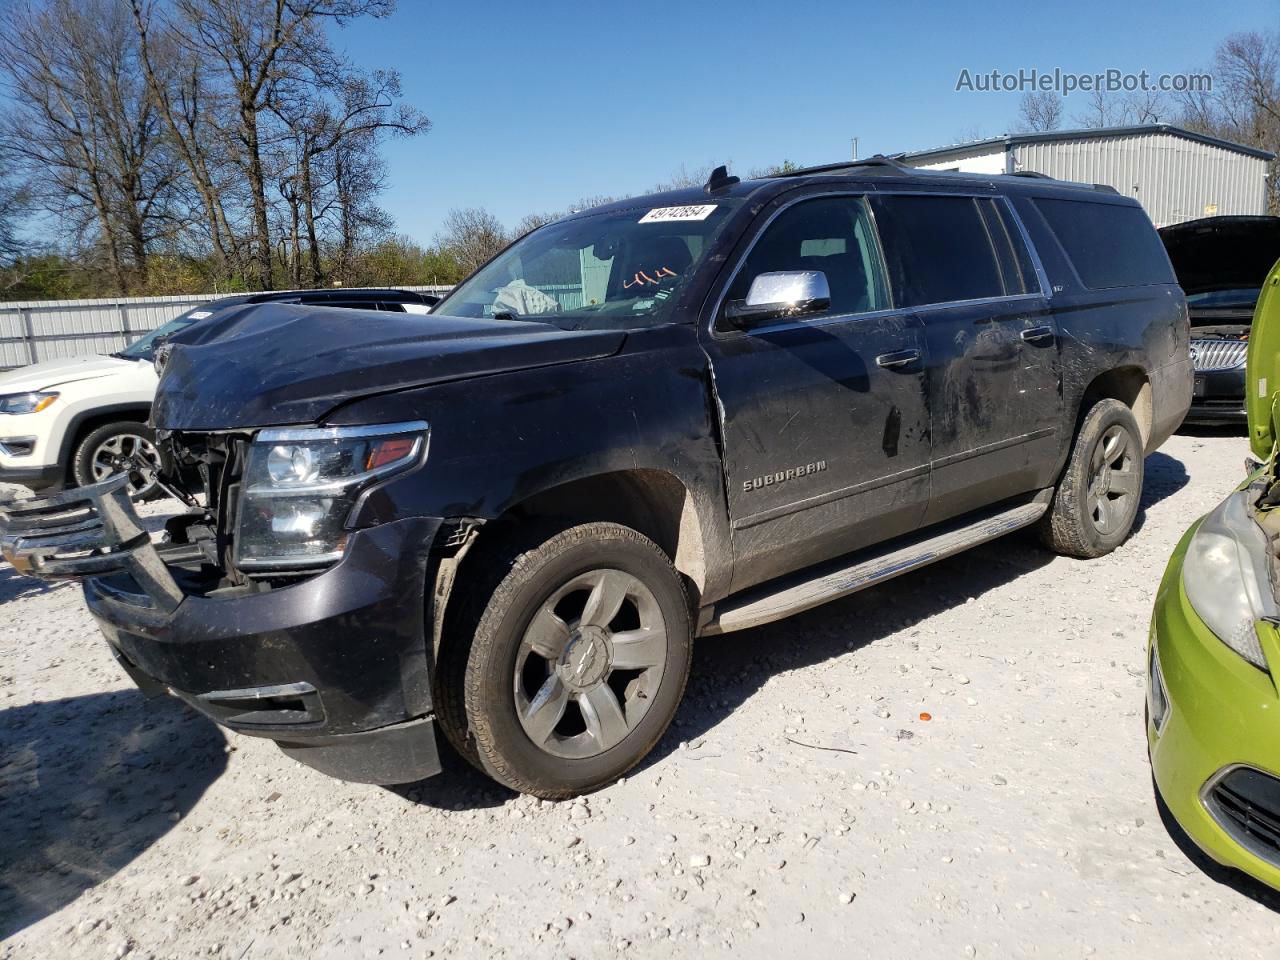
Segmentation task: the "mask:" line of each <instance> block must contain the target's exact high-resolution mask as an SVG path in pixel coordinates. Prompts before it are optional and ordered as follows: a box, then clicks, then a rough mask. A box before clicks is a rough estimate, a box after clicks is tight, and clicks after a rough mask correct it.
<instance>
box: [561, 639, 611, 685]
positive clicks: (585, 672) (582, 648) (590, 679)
mask: <svg viewBox="0 0 1280 960" xmlns="http://www.w3.org/2000/svg"><path fill="white" fill-rule="evenodd" d="M612 663H613V644H612V643H610V642H609V634H608V633H607V632H606V631H605V630H602V629H601V628H600V627H591V626H587V627H582V628H580V629H579V630H578V631H576V632H575V633H574V635H573V636H572V637H571V638H570V640H569V643H568V644H567V645H566V646H565V648H564V653H562V654H561V655H560V665H559V672H560V679H561V680H563V681H564V683H565V685H566V686H567V687H569V688H571V689H573V690H586V689H588V688H590V687H594V686H596V685H597V684H598V683H600V681H601V680H603V679H604V678H605V677H606V676H608V674H609V668H610V666H611V665H612Z"/></svg>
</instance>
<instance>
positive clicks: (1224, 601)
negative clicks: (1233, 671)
mask: <svg viewBox="0 0 1280 960" xmlns="http://www.w3.org/2000/svg"><path fill="white" fill-rule="evenodd" d="M1253 496H1256V491H1250V490H1241V491H1238V492H1237V493H1233V494H1232V495H1231V496H1229V497H1227V499H1226V500H1224V501H1223V502H1222V503H1221V504H1219V505H1218V507H1217V508H1216V509H1214V510H1213V512H1212V513H1210V514H1209V515H1208V516H1207V517H1205V518H1204V520H1203V521H1201V523H1200V528H1199V529H1198V530H1197V531H1196V533H1195V536H1193V537H1192V538H1191V543H1190V544H1189V545H1188V547H1187V554H1186V557H1185V559H1184V560H1183V565H1182V584H1183V587H1184V589H1185V590H1186V591H1187V600H1189V601H1190V603H1191V607H1192V609H1194V610H1195V612H1196V614H1197V615H1198V616H1199V617H1200V619H1201V620H1203V621H1204V622H1205V626H1207V627H1208V628H1209V629H1210V630H1212V631H1213V632H1214V633H1215V634H1216V635H1217V636H1218V638H1219V639H1220V640H1221V641H1222V642H1223V643H1225V644H1226V645H1227V646H1228V647H1230V648H1231V649H1232V650H1234V651H1235V652H1236V653H1238V654H1240V656H1242V657H1244V658H1245V659H1246V660H1248V661H1249V662H1250V663H1252V664H1253V665H1254V666H1255V667H1258V668H1259V669H1262V670H1266V669H1267V659H1266V657H1265V656H1264V655H1263V653H1262V645H1261V643H1259V641H1258V633H1257V630H1256V629H1255V628H1254V624H1255V623H1257V622H1258V621H1259V620H1262V619H1264V618H1274V617H1276V616H1277V613H1280V611H1278V610H1277V605H1276V600H1275V594H1274V590H1273V588H1272V585H1271V577H1270V575H1269V573H1268V570H1269V563H1268V553H1267V539H1266V536H1265V535H1264V534H1263V532H1262V529H1261V528H1260V527H1259V526H1258V525H1257V524H1256V523H1254V522H1253V518H1252V517H1250V516H1249V501H1250V499H1251V498H1252V497H1253Z"/></svg>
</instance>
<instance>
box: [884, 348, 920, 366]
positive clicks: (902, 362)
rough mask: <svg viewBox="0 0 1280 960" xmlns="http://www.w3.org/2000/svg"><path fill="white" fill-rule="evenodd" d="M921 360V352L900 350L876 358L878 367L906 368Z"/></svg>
mask: <svg viewBox="0 0 1280 960" xmlns="http://www.w3.org/2000/svg"><path fill="white" fill-rule="evenodd" d="M919 359H920V351H919V350H898V351H896V352H895V353H882V354H880V356H878V357H876V366H877V367H905V366H906V365H907V364H909V363H915V362H916V361H917V360H919Z"/></svg>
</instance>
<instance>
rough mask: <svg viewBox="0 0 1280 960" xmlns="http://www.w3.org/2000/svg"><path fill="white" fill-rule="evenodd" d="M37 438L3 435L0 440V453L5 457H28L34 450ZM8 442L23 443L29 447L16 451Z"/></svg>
mask: <svg viewBox="0 0 1280 960" xmlns="http://www.w3.org/2000/svg"><path fill="white" fill-rule="evenodd" d="M37 439H38V438H37V437H5V438H4V439H3V440H0V454H3V455H4V456H6V457H13V458H14V459H17V458H18V457H29V456H31V455H32V454H34V453H35V452H36V441H37ZM9 444H25V445H27V446H29V447H30V449H28V450H24V451H18V450H17V449H15V448H13V447H10V446H9Z"/></svg>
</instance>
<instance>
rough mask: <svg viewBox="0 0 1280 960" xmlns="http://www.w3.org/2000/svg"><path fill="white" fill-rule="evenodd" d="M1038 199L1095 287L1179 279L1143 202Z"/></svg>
mask: <svg viewBox="0 0 1280 960" xmlns="http://www.w3.org/2000/svg"><path fill="white" fill-rule="evenodd" d="M1035 205H1036V208H1037V209H1038V210H1039V211H1040V212H1041V213H1042V214H1043V215H1044V218H1045V220H1047V221H1048V223H1049V226H1050V228H1052V230H1053V232H1054V234H1055V235H1056V236H1057V238H1058V242H1059V243H1061V244H1062V249H1063V250H1064V251H1065V252H1066V254H1067V257H1068V258H1069V259H1070V260H1071V263H1072V265H1073V266H1074V267H1075V268H1076V273H1078V274H1079V275H1080V280H1081V281H1082V282H1083V283H1084V285H1085V286H1086V287H1089V288H1090V289H1091V290H1106V289H1109V288H1112V287H1137V286H1144V285H1147V284H1153V283H1175V282H1176V281H1175V280H1174V277H1173V268H1172V267H1171V266H1170V265H1169V257H1168V254H1166V253H1165V250H1164V246H1163V245H1162V244H1161V243H1160V237H1159V235H1158V234H1157V233H1156V231H1155V228H1154V227H1152V226H1151V221H1150V220H1149V219H1148V218H1147V215H1146V213H1145V212H1144V211H1143V209H1142V208H1141V207H1138V206H1130V205H1129V204H1121V203H1097V202H1094V201H1087V200H1049V199H1045V198H1041V199H1038V200H1036V201H1035Z"/></svg>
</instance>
